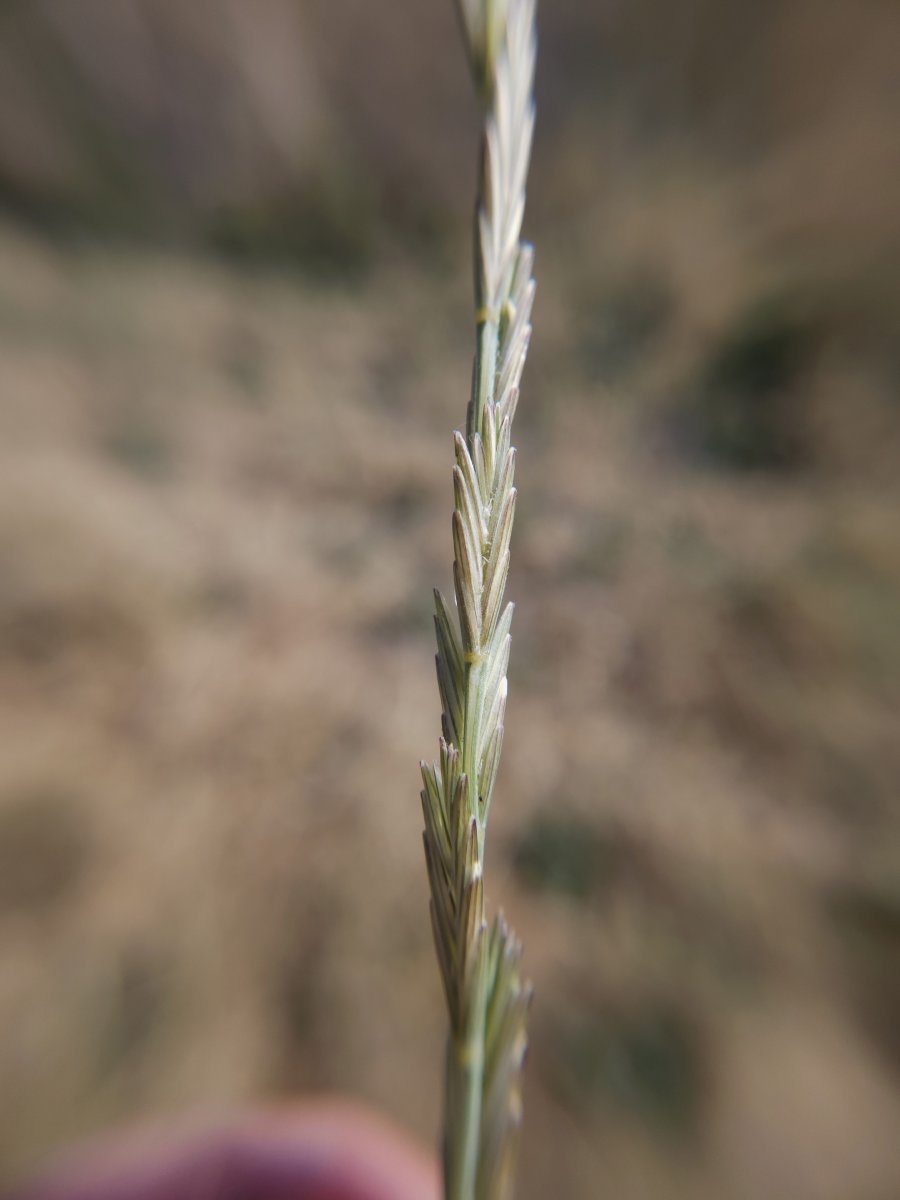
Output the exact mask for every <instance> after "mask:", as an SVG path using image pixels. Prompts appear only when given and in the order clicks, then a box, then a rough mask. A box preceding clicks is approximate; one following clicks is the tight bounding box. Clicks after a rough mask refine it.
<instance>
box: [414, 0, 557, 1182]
mask: <svg viewBox="0 0 900 1200" xmlns="http://www.w3.org/2000/svg"><path fill="white" fill-rule="evenodd" d="M457 7H458V10H459V14H460V17H461V20H462V26H463V30H464V33H465V38H466V44H467V48H468V52H469V58H470V62H471V65H472V70H473V74H474V77H475V80H476V84H477V87H478V92H479V96H480V98H481V101H482V105H483V110H484V139H483V145H482V154H481V165H480V171H479V184H478V198H477V204H476V221H475V241H476V254H475V305H476V327H477V334H476V350H475V365H474V371H473V383H472V397H471V400H470V402H469V406H468V412H467V417H466V432H465V436H463V434H461V433H457V434H456V435H455V457H456V465H455V466H454V468H453V490H454V499H455V509H454V513H453V549H454V554H455V561H454V563H453V584H454V592H455V599H456V611H455V613H454V612H453V611H452V610H451V608H450V607H449V606H448V604H447V603H446V601H445V600H444V598H443V597H442V596H441V594H440V593H439V592H435V606H436V615H435V627H436V630H437V644H438V653H437V676H438V686H439V690H440V696H441V703H442V706H443V715H442V721H441V724H442V732H443V736H442V738H441V743H440V755H439V760H438V762H437V763H434V764H431V765H427V764H425V763H423V764H422V778H423V780H424V785H425V786H424V790H423V792H422V807H423V810H424V813H425V835H424V837H425V858H426V863H427V866H428V878H429V882H430V885H431V918H432V926H433V929H434V939H435V945H436V947H437V955H438V961H439V964H440V969H441V975H442V977H443V981H444V989H445V992H446V997H447V1007H448V1010H449V1017H450V1033H449V1037H448V1042H447V1061H446V1089H445V1099H444V1147H443V1162H444V1194H445V1198H446V1200H507V1197H509V1196H510V1194H511V1191H512V1177H513V1165H514V1158H515V1150H516V1141H517V1134H518V1130H519V1126H520V1123H521V1118H522V1098H521V1087H522V1082H521V1081H522V1066H523V1062H524V1057H525V1049H526V1031H525V1018H526V1012H527V1008H528V1002H529V989H528V988H527V987H526V986H525V985H523V983H522V981H521V978H520V975H519V960H520V956H521V948H520V946H519V943H518V942H517V941H516V939H515V937H514V936H513V935H512V933H511V932H510V931H509V929H508V928H507V926H506V924H505V922H504V920H503V918H502V916H498V917H497V918H496V919H495V921H494V923H493V925H492V926H491V928H490V930H489V929H488V926H487V923H486V921H485V908H484V886H483V872H484V849H485V832H486V829H487V820H488V811H489V809H490V804H491V795H492V793H493V789H494V781H495V779H496V776H497V768H498V766H499V762H500V747H501V743H502V740H503V721H504V712H505V708H506V667H507V663H508V661H509V647H510V626H511V622H512V608H513V606H512V605H511V604H508V605H506V607H504V604H503V596H504V589H505V586H506V576H507V572H508V570H509V541H510V534H511V532H512V524H513V514H514V511H515V502H516V489H515V488H514V487H513V471H514V467H515V450H514V449H513V448H512V446H511V445H510V431H511V426H512V421H513V417H514V415H515V411H516V404H517V401H518V396H519V380H520V378H521V374H522V369H523V367H524V364H525V356H526V354H527V351H528V342H529V338H530V334H531V324H530V317H531V307H532V301H533V297H534V280H533V279H532V262H533V252H532V249H531V247H530V246H527V245H525V244H523V243H522V242H521V240H520V234H521V228H522V216H523V212H524V207H525V182H526V176H527V173H528V163H529V158H530V155H531V140H532V132H533V128H534V102H533V84H534V62H535V0H457Z"/></svg>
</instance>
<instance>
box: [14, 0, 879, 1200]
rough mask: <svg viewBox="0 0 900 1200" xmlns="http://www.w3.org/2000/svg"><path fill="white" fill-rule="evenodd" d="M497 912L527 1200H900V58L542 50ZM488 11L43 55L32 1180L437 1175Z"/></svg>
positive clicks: (22, 932)
mask: <svg viewBox="0 0 900 1200" xmlns="http://www.w3.org/2000/svg"><path fill="white" fill-rule="evenodd" d="M540 20H541V45H540V68H539V110H540V115H539V127H538V137H537V144H536V149H535V157H534V164H533V172H532V182H531V187H530V191H529V213H528V218H527V233H528V236H529V237H530V238H531V239H532V240H533V241H534V242H535V243H536V246H537V264H538V302H537V306H536V312H535V336H534V342H533V350H532V355H531V359H530V362H529V365H528V368H527V370H526V376H525V383H524V393H523V398H522V402H521V405H520V409H519V414H520V415H519V418H518V433H517V439H516V440H517V444H518V446H519V466H518V482H519V489H520V494H519V507H518V518H517V529H516V533H515V536H514V547H513V569H512V575H511V580H510V594H511V596H512V597H513V598H514V599H515V600H516V602H517V612H516V620H515V624H514V641H513V658H512V664H511V670H510V705H509V709H508V720H507V737H506V748H505V761H504V766H503V769H502V772H501V777H500V782H499V786H498V794H497V799H496V802H495V806H494V810H493V814H492V836H491V838H490V844H489V863H488V903H489V906H490V907H491V908H493V907H496V906H497V905H499V904H501V903H502V905H503V907H504V908H505V910H506V911H507V913H508V914H509V915H510V917H511V919H512V921H513V923H514V925H515V926H516V928H517V930H518V932H519V933H520V935H521V936H522V938H523V940H524V942H525V946H526V964H527V970H528V972H529V974H530V976H531V977H532V979H533V981H534V985H535V993H536V994H535V1001H534V1006H533V1017H532V1027H531V1028H532V1050H531V1055H530V1060H529V1066H528V1078H527V1094H526V1101H527V1105H526V1110H527V1115H526V1124H525V1136H524V1139H523V1150H522V1163H521V1171H520V1188H519V1193H518V1194H519V1196H520V1197H521V1200H537V1198H544V1197H549V1196H565V1197H570V1198H571V1200H582V1198H583V1200H588V1198H591V1200H593V1198H595V1197H604V1196H611V1197H612V1196H615V1197H616V1200H657V1198H658V1200H663V1198H665V1200H687V1198H691V1200H707V1198H709V1200H713V1198H715V1200H773V1198H780V1197H790V1198H791V1200H890V1198H891V1197H896V1196H897V1195H900V804H898V800H900V796H898V781H900V518H898V501H900V469H898V468H900V342H898V338H897V330H898V329H900V137H898V130H900V88H898V78H900V77H898V74H897V47H898V46H900V7H898V6H897V4H896V3H894V2H893V0H854V2H853V3H848V0H760V2H758V3H755V4H747V3H745V2H744V0H682V2H681V3H678V4H673V3H670V2H669V0H545V2H544V4H543V8H542V12H541V14H540ZM477 136H478V117H477V112H476V109H475V105H474V103H473V100H472V98H471V96H470V86H469V79H468V76H467V72H466V67H465V63H464V58H463V54H462V51H461V48H460V45H459V42H458V31H457V28H456V22H455V18H454V14H453V12H452V5H451V2H450V0H433V2H431V3H427V4H425V3H422V2H421V0H392V3H390V4H376V3H372V2H371V0H330V2H329V0H255V2H254V3H252V4H251V3H249V0H243V2H242V0H190V3H183V2H181V0H116V2H115V3H110V2H109V0H6V2H5V3H3V4H2V6H0V430H2V433H0V716H2V728H3V733H2V743H0V945H2V951H0V1176H2V1178H6V1179H10V1178H12V1177H14V1176H17V1175H18V1174H20V1173H22V1172H27V1171H28V1170H30V1169H32V1168H33V1167H34V1166H35V1165H36V1164H38V1163H40V1162H41V1161H43V1160H44V1159H45V1157H46V1156H47V1155H48V1154H50V1153H51V1152H52V1151H53V1150H54V1149H55V1148H56V1147H58V1146H60V1145H62V1144H64V1143H66V1142H69V1141H71V1140H73V1139H76V1138H78V1137H81V1136H83V1135H87V1134H90V1133H93V1132H96V1131H98V1130H100V1129H105V1128H109V1127H111V1126H114V1125H115V1124H117V1123H120V1122H123V1121H130V1120H134V1119H138V1118H147V1117H158V1116H161V1115H166V1116H172V1117H176V1118H180V1117H181V1116H183V1115H185V1114H189V1113H195V1112H197V1111H198V1110H202V1111H203V1112H205V1113H207V1114H209V1113H213V1114H214V1113H217V1112H221V1113H226V1112H231V1111H233V1110H234V1109H235V1108H237V1107H240V1106H244V1105H247V1104H254V1103H257V1102H260V1101H263V1100H267V1099H271V1098H285V1097H290V1096H293V1095H299V1094H307V1093H309V1092H315V1091H321V1090H326V1091H337V1092H341V1093H345V1094H348V1095H351V1096H355V1097H359V1098H362V1099H364V1100H366V1101H370V1102H372V1103H373V1104H375V1105H377V1106H378V1107H379V1108H380V1109H382V1110H383V1111H384V1112H386V1113H388V1114H390V1115H392V1116H393V1117H395V1118H397V1119H399V1120H400V1121H401V1122H403V1123H404V1124H405V1125H407V1126H408V1127H409V1128H410V1129H411V1130H412V1131H413V1132H414V1133H416V1134H417V1135H418V1136H419V1137H421V1138H422V1139H423V1140H425V1141H427V1142H435V1141H436V1137H437V1130H438V1125H439V1113H440V1086H441V1059H442V1039H443V1030H444V1015H443V1009H442V997H441V993H440V988H439V983H438V976H437V968H436V965H435V962H434V958H433V952H432V947H431V941H430V930H429V924H428V917H427V892H426V883H425V871H424V865H423V860H422V852H421V841H420V830H421V815H420V811H419V801H418V779H417V762H418V760H419V758H421V757H424V756H428V755H432V754H433V753H434V752H435V749H436V740H437V734H438V699H437V691H436V687H435V684H434V680H433V657H432V656H433V642H432V629H431V623H430V621H431V618H430V603H431V601H430V597H431V588H432V586H433V585H439V586H441V587H442V588H444V589H445V590H446V589H447V588H448V587H449V573H450V572H449V564H450V559H451V543H450V524H449V512H450V506H451V495H452V493H451V486H450V463H451V442H450V431H451V430H452V429H453V428H454V427H457V426H458V425H459V424H460V423H461V422H462V421H463V419H464V411H465V404H466V399H467V393H468V383H469V373H470V362H471V349H472V342H473V330H472V319H473V317H472V301H471V296H470V273H471V272H470V265H469V264H470V259H471V250H470V207H471V203H472V195H473V187H474V166H475V156H476V150H477Z"/></svg>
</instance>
